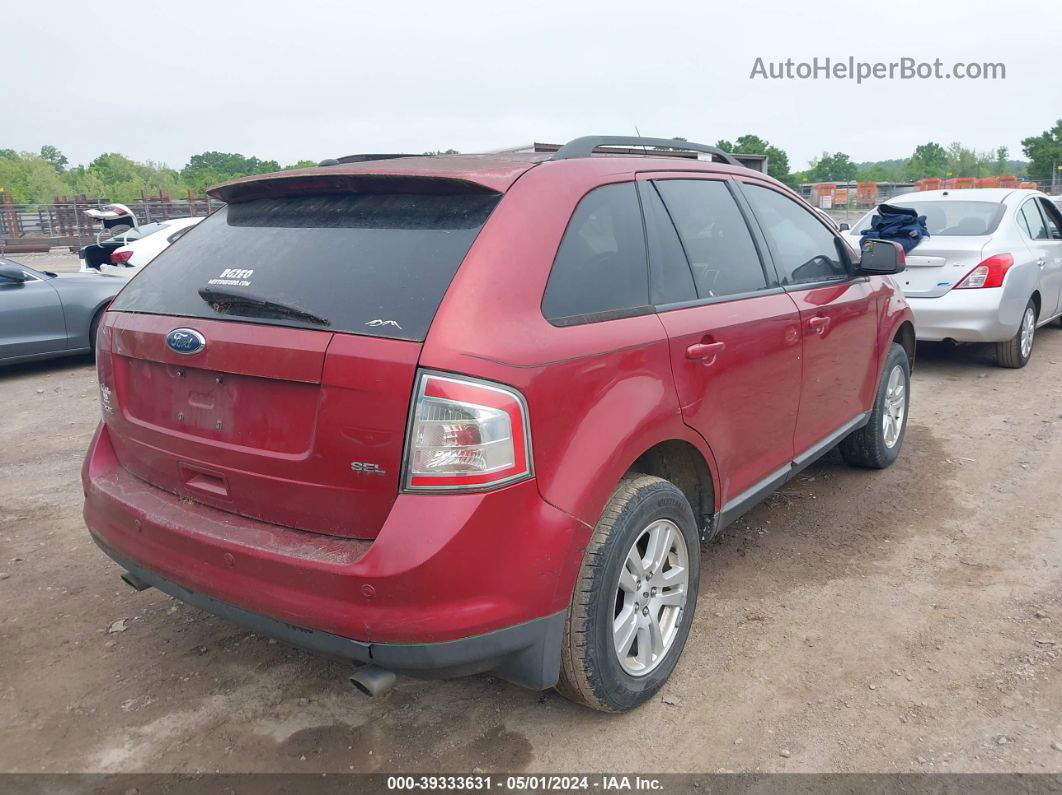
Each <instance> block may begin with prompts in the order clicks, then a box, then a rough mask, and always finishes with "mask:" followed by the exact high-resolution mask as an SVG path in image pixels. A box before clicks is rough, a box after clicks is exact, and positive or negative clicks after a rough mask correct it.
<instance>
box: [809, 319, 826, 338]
mask: <svg viewBox="0 0 1062 795" xmlns="http://www.w3.org/2000/svg"><path fill="white" fill-rule="evenodd" d="M829 327H830V319H829V318H828V317H826V316H825V315H818V316H817V317H813V318H811V320H809V321H808V328H809V329H811V331H813V332H814V333H816V334H818V335H819V336H822V335H823V334H825V333H826V329H828V328H829Z"/></svg>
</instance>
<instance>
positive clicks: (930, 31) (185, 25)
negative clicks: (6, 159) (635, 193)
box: [0, 0, 1062, 170]
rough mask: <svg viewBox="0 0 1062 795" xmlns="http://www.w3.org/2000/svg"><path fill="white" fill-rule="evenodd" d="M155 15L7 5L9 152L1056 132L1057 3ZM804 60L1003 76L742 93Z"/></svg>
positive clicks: (2, 138)
mask: <svg viewBox="0 0 1062 795" xmlns="http://www.w3.org/2000/svg"><path fill="white" fill-rule="evenodd" d="M149 5H153V4H149V3H113V2H108V3H90V2H84V0H80V1H79V2H21V3H17V4H16V3H14V2H9V3H5V4H4V7H3V9H2V10H0V26H2V28H3V29H4V33H3V35H2V39H0V40H2V42H3V47H2V49H0V53H2V55H3V72H2V74H3V77H2V78H0V109H2V116H0V118H2V119H3V122H2V124H0V148H14V149H18V150H34V151H35V150H38V149H39V148H40V146H41V145H42V144H46V143H48V144H54V145H55V146H58V147H59V148H60V149H61V150H62V151H63V152H65V153H66V155H67V156H68V157H69V158H70V160H71V162H72V163H79V162H82V163H83V162H88V161H89V160H91V159H92V158H94V157H95V156H96V155H98V154H99V153H101V152H104V151H119V152H123V153H124V154H127V155H129V156H131V157H134V158H136V159H138V160H158V161H164V162H166V163H168V164H170V165H172V166H175V167H178V168H179V167H180V166H181V165H183V164H184V163H185V162H186V161H187V159H188V157H189V155H192V154H194V153H196V152H201V151H204V150H211V149H214V150H221V151H232V152H241V153H244V154H247V155H257V156H259V157H262V158H271V159H276V160H278V161H280V163H281V164H282V165H283V164H285V163H290V162H294V161H296V160H299V159H303V158H311V159H319V158H322V157H331V156H338V155H343V154H347V153H353V152H387V151H393V152H401V151H413V152H420V151H425V150H431V149H447V148H451V147H452V148H455V149H458V150H461V151H482V150H486V149H497V148H502V147H506V146H512V145H517V144H521V143H527V142H530V141H533V140H538V141H552V142H563V141H565V140H568V139H570V138H574V137H576V136H579V135H586V134H628V133H633V132H634V129H635V127H637V128H638V129H639V130H640V131H641V133H642V134H643V135H654V136H664V137H670V136H675V135H681V136H684V137H686V138H688V139H690V140H699V141H703V142H706V143H714V142H715V141H716V140H718V139H719V138H728V139H734V138H736V137H737V136H739V135H742V134H744V133H753V134H756V135H759V136H761V137H763V138H766V139H768V140H769V141H770V142H771V143H773V144H775V145H777V146H780V147H781V148H783V149H785V150H786V151H787V152H788V153H789V156H790V163H791V168H793V169H794V170H797V169H800V168H803V167H805V166H806V164H807V161H808V160H809V159H810V158H811V157H813V156H815V155H817V154H819V153H820V152H821V151H822V150H824V149H828V150H829V151H831V152H833V151H843V152H846V153H848V154H849V155H850V156H851V157H852V158H853V159H854V160H857V161H862V160H871V159H873V160H877V159H885V158H893V157H907V156H909V155H910V153H911V151H912V150H913V148H914V147H915V145H917V144H919V143H923V142H925V141H929V140H933V141H937V142H939V143H941V144H945V145H947V144H948V143H951V142H952V141H961V142H962V143H964V144H966V145H969V146H973V147H975V148H977V149H984V150H987V149H994V148H995V147H997V146H1007V147H1008V148H1009V149H1010V153H1011V157H1023V155H1022V154H1021V147H1020V141H1021V139H1022V138H1024V137H1027V136H1029V135H1034V134H1038V133H1040V132H1042V131H1043V130H1045V129H1047V128H1049V127H1050V126H1052V125H1053V123H1054V121H1055V120H1056V119H1058V118H1059V117H1062V2H1060V0H1024V2H1022V3H1021V4H1020V5H1009V6H1008V4H1005V3H1000V2H978V1H977V0H932V1H930V0H918V1H917V2H907V0H890V2H887V3H883V2H869V1H868V0H864V1H863V2H858V1H857V2H851V0H846V1H845V2H840V3H835V2H818V3H815V2H804V3H798V2H793V1H792V0H790V1H789V2H786V1H784V0H758V2H755V3H752V2H745V3H735V2H728V3H725V4H722V3H713V2H702V3H689V2H685V3H675V4H668V3H660V2H656V3H653V2H649V3H638V4H632V3H627V2H620V1H619V0H613V2H608V3H594V4H590V3H578V2H571V3H565V2H557V3H542V2H520V3H513V2H506V0H494V1H493V2H460V0H435V1H433V2H423V1H422V0H405V2H391V3H371V4H370V3H358V2H327V1H326V0H300V1H299V2H291V0H285V1H284V2H279V0H259V1H258V2H255V3H237V2H226V0H213V2H198V0H195V1H192V0H181V2H171V3H168V4H167V7H166V8H151V9H146V6H149ZM122 7H126V8H129V9H132V10H131V11H130V13H128V14H127V15H125V16H123V15H122V14H121V13H120V11H119V9H121V8H122ZM672 9H674V10H672ZM815 56H818V57H819V58H820V59H821V58H825V57H831V58H833V59H835V60H837V59H847V58H848V57H849V56H853V57H855V58H856V59H857V60H865V61H891V60H897V59H899V58H901V57H904V56H909V57H912V58H915V59H918V60H925V61H932V60H933V59H934V58H940V59H941V60H942V61H944V63H945V68H946V69H950V67H951V64H952V63H954V62H956V61H963V62H969V61H978V62H981V61H992V62H1002V63H1004V64H1005V65H1006V79H1005V80H996V81H978V80H965V81H958V80H955V79H952V80H943V79H941V80H928V81H926V80H898V79H897V80H891V81H890V80H886V81H871V82H867V83H864V84H863V85H857V84H856V83H855V82H845V81H838V80H824V79H820V80H786V81H770V82H768V81H764V80H751V79H750V78H749V75H750V72H751V70H752V67H753V64H754V63H755V59H756V58H757V57H762V58H763V59H764V60H765V61H782V60H785V59H786V58H793V59H795V60H797V61H802V60H810V59H811V58H813V57H815ZM94 73H98V75H99V77H98V78H95V79H94V78H93V74H94Z"/></svg>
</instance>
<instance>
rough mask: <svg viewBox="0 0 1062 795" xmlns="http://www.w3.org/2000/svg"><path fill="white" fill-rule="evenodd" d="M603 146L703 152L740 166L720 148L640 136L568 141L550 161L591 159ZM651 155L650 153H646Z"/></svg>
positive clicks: (599, 136) (713, 157)
mask: <svg viewBox="0 0 1062 795" xmlns="http://www.w3.org/2000/svg"><path fill="white" fill-rule="evenodd" d="M601 146H645V147H649V146H652V147H655V148H658V149H678V150H681V151H686V152H703V153H704V154H708V155H711V156H712V159H713V160H719V161H721V162H723V163H729V164H730V165H732V166H740V165H741V163H740V162H738V160H736V159H735V158H734V157H733V156H732V155H728V154H727V153H726V152H724V151H723V150H722V149H720V148H719V147H718V146H708V145H707V144H697V143H693V142H692V141H680V140H678V139H677V138H642V137H640V136H627V135H587V136H584V137H582V138H576V139H574V140H572V141H568V143H566V144H565V145H564V146H562V147H561V148H560V149H558V150H557V153H556V154H555V155H553V157H551V158H550V160H571V159H573V158H578V157H590V155H592V154H593V153H594V150H595V149H597V148H598V147H601ZM646 154H650V152H646Z"/></svg>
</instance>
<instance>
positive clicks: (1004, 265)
mask: <svg viewBox="0 0 1062 795" xmlns="http://www.w3.org/2000/svg"><path fill="white" fill-rule="evenodd" d="M1013 264H1014V257H1012V256H1011V255H1010V254H996V255H995V256H994V257H989V258H988V259H986V260H985V261H984V262H982V263H981V264H980V265H978V266H977V267H976V268H974V269H973V270H972V271H970V272H969V273H967V274H966V275H965V276H963V277H962V279H960V280H959V283H958V284H956V285H955V289H956V290H975V289H977V288H979V287H1002V286H1003V277H1004V276H1006V275H1007V270H1009V269H1010V266H1011V265H1013Z"/></svg>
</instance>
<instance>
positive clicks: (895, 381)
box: [838, 342, 911, 469]
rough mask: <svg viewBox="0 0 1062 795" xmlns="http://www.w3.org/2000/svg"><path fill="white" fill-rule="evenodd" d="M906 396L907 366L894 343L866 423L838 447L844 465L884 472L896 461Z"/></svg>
mask: <svg viewBox="0 0 1062 795" xmlns="http://www.w3.org/2000/svg"><path fill="white" fill-rule="evenodd" d="M910 393H911V362H910V360H909V359H908V358H907V351H905V350H904V349H903V346H902V345H900V344H898V343H895V342H894V343H892V345H890V346H889V355H888V356H886V357H885V368H884V370H883V371H882V375H881V383H880V384H879V385H878V396H877V398H876V399H875V401H874V408H873V409H872V410H871V412H870V419H868V420H867V424H866V425H864V426H863V427H862V428H860V429H859V430H857V431H853V432H852V433H850V434H849V435H848V436H847V437H845V439H844V441H843V442H841V443H840V445H838V448H839V449H840V451H841V457H842V458H844V460H845V462H846V463H848V464H850V465H852V466H857V467H866V468H867V469H884V468H885V467H887V466H889V465H890V464H891V463H892V462H893V461H895V460H896V459H897V457H899V455H900V448H901V447H902V446H903V437H904V434H905V433H906V432H907V408H908V403H909V396H910Z"/></svg>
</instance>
